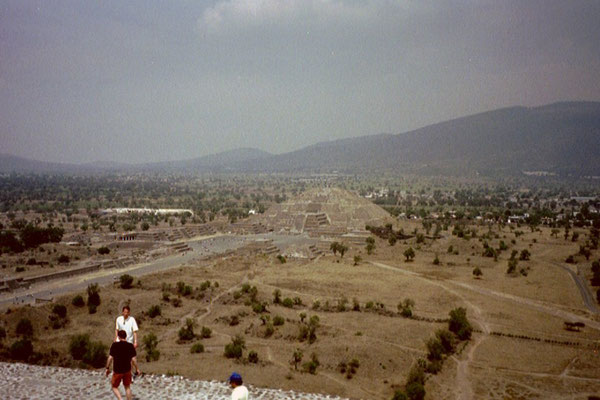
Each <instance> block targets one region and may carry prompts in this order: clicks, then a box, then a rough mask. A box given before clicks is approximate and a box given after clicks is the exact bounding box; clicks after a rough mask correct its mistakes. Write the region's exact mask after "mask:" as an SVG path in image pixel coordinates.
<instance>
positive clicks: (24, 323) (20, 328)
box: [15, 318, 33, 337]
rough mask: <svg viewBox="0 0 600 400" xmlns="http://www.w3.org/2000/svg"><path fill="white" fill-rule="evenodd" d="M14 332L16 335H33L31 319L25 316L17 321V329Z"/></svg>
mask: <svg viewBox="0 0 600 400" xmlns="http://www.w3.org/2000/svg"><path fill="white" fill-rule="evenodd" d="M15 332H16V334H17V336H23V337H32V336H33V325H32V324H31V321H30V320H28V319H27V318H23V319H21V320H20V321H19V323H18V324H17V329H16V331H15Z"/></svg>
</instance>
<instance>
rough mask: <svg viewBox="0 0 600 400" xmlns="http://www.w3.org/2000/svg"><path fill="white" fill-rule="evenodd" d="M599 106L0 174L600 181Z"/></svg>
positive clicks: (20, 163)
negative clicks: (291, 144)
mask: <svg viewBox="0 0 600 400" xmlns="http://www.w3.org/2000/svg"><path fill="white" fill-rule="evenodd" d="M598 155H600V102H562V103H554V104H550V105H546V106H541V107H531V108H527V107H511V108H503V109H499V110H494V111H488V112H484V113H480V114H475V115H471V116H467V117H462V118H458V119H454V120H451V121H446V122H441V123H438V124H435V125H430V126H426V127H424V128H420V129H417V130H414V131H410V132H406V133H401V134H396V135H393V134H379V135H372V136H361V137H357V138H351V139H341V140H334V141H330V142H322V143H317V144H314V145H311V146H308V147H305V148H302V149H300V150H297V151H293V152H289V153H284V154H277V155H273V154H270V153H267V152H264V151H262V150H258V149H253V148H241V149H235V150H230V151H225V152H222V153H218V154H212V155H207V156H203V157H199V158H194V159H189V160H181V161H170V162H159V163H146V164H131V165H129V164H116V163H104V162H97V163H90V164H83V165H76V164H60V163H46V162H40V161H33V160H27V159H25V158H21V157H15V156H9V155H0V172H10V171H16V172H37V173H40V172H54V173H56V172H78V173H88V172H106V171H120V172H128V171H137V172H139V171H157V172H158V171H170V172H187V173H195V172H206V171H215V172H304V173H307V172H332V171H339V172H347V173H365V172H367V173H368V172H370V173H377V172H384V171H386V172H397V173H416V174H425V175H474V174H482V175H520V174H522V173H523V172H527V171H546V172H550V173H556V174H559V175H569V174H573V175H597V176H600V157H598Z"/></svg>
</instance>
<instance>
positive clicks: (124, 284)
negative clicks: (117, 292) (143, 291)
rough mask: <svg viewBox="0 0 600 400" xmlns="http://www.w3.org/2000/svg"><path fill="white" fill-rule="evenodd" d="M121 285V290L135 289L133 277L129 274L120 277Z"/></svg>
mask: <svg viewBox="0 0 600 400" xmlns="http://www.w3.org/2000/svg"><path fill="white" fill-rule="evenodd" d="M119 281H120V283H121V289H131V288H132V287H133V276H131V275H129V274H123V275H121V276H120V277H119Z"/></svg>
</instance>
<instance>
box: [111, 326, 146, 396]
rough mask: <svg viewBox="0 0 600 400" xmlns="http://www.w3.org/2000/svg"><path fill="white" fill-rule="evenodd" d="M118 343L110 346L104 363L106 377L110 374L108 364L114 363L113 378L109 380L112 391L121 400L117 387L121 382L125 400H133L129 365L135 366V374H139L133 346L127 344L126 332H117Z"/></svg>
mask: <svg viewBox="0 0 600 400" xmlns="http://www.w3.org/2000/svg"><path fill="white" fill-rule="evenodd" d="M118 337H119V341H118V342H114V343H113V344H112V345H111V346H110V353H109V356H108V360H107V361H106V376H108V375H109V373H110V364H111V363H112V362H113V360H114V362H115V364H114V366H113V376H112V380H111V386H112V391H113V393H114V394H115V396H117V399H119V400H122V397H121V392H119V385H120V384H121V380H122V381H123V386H125V394H126V395H127V400H131V399H132V398H133V396H132V394H131V388H130V386H131V364H133V365H134V366H135V369H136V371H137V373H138V374H139V373H141V371H140V368H139V367H138V364H137V359H136V355H137V354H136V352H135V348H134V347H133V345H132V344H131V343H129V342H127V332H125V331H119V332H118Z"/></svg>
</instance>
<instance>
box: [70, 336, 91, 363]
mask: <svg viewBox="0 0 600 400" xmlns="http://www.w3.org/2000/svg"><path fill="white" fill-rule="evenodd" d="M89 345H90V336H89V335H88V334H82V335H75V336H73V337H72V338H71V342H70V343H69V353H71V357H73V359H74V360H81V359H82V358H83V355H84V354H85V353H86V352H87V350H88V347H89Z"/></svg>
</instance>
